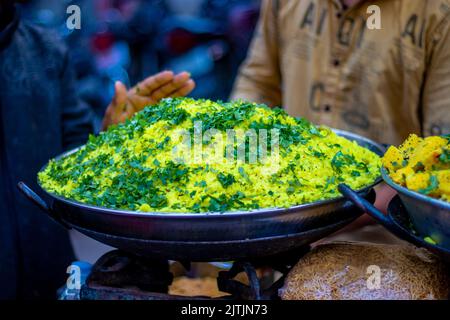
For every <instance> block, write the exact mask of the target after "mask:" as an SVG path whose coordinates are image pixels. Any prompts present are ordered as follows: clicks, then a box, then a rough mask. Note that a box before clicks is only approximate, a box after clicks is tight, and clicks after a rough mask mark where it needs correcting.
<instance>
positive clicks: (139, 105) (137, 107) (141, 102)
mask: <svg viewBox="0 0 450 320" xmlns="http://www.w3.org/2000/svg"><path fill="white" fill-rule="evenodd" d="M129 99H130V102H131V104H132V105H133V109H134V111H135V112H138V111H141V110H142V109H143V108H144V107H146V106H150V105H153V104H154V103H155V101H153V99H151V98H149V97H141V96H139V95H136V94H133V95H130V96H129Z"/></svg>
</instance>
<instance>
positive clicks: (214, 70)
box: [21, 0, 260, 263]
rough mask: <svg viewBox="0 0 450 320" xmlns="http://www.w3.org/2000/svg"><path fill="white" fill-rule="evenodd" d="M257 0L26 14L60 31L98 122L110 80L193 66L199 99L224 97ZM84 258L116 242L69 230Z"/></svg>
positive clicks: (34, 6) (168, 0)
mask: <svg viewBox="0 0 450 320" xmlns="http://www.w3.org/2000/svg"><path fill="white" fill-rule="evenodd" d="M70 5H78V6H79V7H80V9H81V29H80V30H77V29H75V30H69V29H68V28H67V26H66V21H67V18H68V17H69V14H67V13H66V10H67V8H68V6H70ZM259 5H260V0H78V1H68V0H32V1H27V2H26V3H25V4H23V5H21V6H22V17H23V18H24V19H26V20H29V21H31V22H33V23H35V24H38V25H41V26H43V27H45V28H50V29H53V30H56V32H58V33H59V34H60V36H61V37H62V38H63V39H64V40H65V42H66V43H67V46H68V47H69V49H70V52H71V54H72V60H73V62H74V64H75V69H76V71H77V77H78V88H79V94H80V95H81V97H82V98H83V99H84V100H85V101H86V102H88V104H89V105H90V106H91V107H92V108H93V110H94V111H95V113H96V115H97V122H98V124H100V122H101V119H102V118H103V113H104V111H105V109H106V107H107V105H108V104H109V102H110V101H111V98H112V95H113V84H114V82H115V81H117V80H120V81H122V82H123V83H125V84H126V85H127V86H128V87H130V86H133V85H134V84H136V82H138V81H139V80H141V79H142V78H145V77H147V76H149V75H151V74H154V73H157V72H159V71H162V70H173V71H174V72H179V71H188V72H190V73H191V76H192V78H193V79H194V80H195V82H196V83H197V86H196V89H195V90H194V91H193V92H192V93H191V94H190V96H192V97H196V98H211V99H214V100H226V99H227V98H228V95H229V93H230V91H231V87H232V85H233V82H234V78H235V76H236V73H237V71H238V68H239V65H240V63H241V62H242V61H243V60H244V58H245V56H246V54H247V49H248V45H249V43H250V40H251V38H252V35H253V30H254V28H255V25H256V22H257V19H258V14H259ZM70 236H71V239H72V243H73V246H74V249H75V253H76V255H77V258H78V259H79V260H84V261H87V262H90V263H93V262H95V261H96V260H97V259H98V258H99V257H100V256H101V255H102V254H104V253H106V252H107V251H110V250H111V248H109V247H107V246H105V245H103V244H101V243H99V242H97V241H95V240H93V239H91V238H88V237H86V236H83V235H82V234H80V233H78V232H76V231H74V230H71V231H70Z"/></svg>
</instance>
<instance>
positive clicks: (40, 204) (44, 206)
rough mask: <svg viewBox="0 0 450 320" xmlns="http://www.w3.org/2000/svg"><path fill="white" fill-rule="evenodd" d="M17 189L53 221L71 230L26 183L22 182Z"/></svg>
mask: <svg viewBox="0 0 450 320" xmlns="http://www.w3.org/2000/svg"><path fill="white" fill-rule="evenodd" d="M17 188H18V189H19V190H20V192H22V193H23V194H24V195H25V197H27V198H28V199H29V200H31V202H33V203H34V204H35V205H36V206H37V207H38V208H39V209H41V210H42V211H44V212H45V213H47V214H48V215H49V216H50V217H51V218H52V219H53V220H55V221H56V222H57V223H59V224H60V225H62V226H63V227H64V228H66V229H71V228H70V226H68V225H67V224H66V223H65V222H64V221H62V220H61V218H60V217H59V215H57V214H56V213H55V212H54V211H53V210H52V208H51V207H50V206H49V205H48V204H47V203H46V202H45V201H44V200H43V199H42V198H41V197H40V196H38V195H37V193H36V192H34V191H33V190H32V189H31V188H30V187H29V186H27V185H26V184H25V182H23V181H20V182H19V183H18V184H17Z"/></svg>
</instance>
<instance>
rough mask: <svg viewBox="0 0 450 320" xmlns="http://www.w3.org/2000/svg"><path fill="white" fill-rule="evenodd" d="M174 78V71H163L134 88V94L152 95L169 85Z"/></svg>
mask: <svg viewBox="0 0 450 320" xmlns="http://www.w3.org/2000/svg"><path fill="white" fill-rule="evenodd" d="M173 78H174V75H173V72H172V71H163V72H160V73H157V74H155V75H154V76H151V77H148V78H146V79H144V80H143V81H141V82H140V83H138V84H137V85H136V86H135V87H134V88H133V93H135V94H138V95H140V96H147V95H150V94H151V93H152V92H153V91H155V90H156V89H158V88H159V87H161V86H163V85H165V84H167V83H169V82H170V81H172V80H173Z"/></svg>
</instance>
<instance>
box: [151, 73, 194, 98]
mask: <svg viewBox="0 0 450 320" xmlns="http://www.w3.org/2000/svg"><path fill="white" fill-rule="evenodd" d="M190 76H191V75H190V74H189V73H187V72H181V73H180V74H177V75H176V76H175V77H174V78H173V81H171V82H169V83H168V84H166V85H163V86H161V87H160V88H159V89H157V90H155V91H153V92H152V94H151V97H152V99H153V100H155V101H159V100H161V99H162V98H166V97H170V96H171V95H172V94H173V93H175V92H176V91H178V90H179V89H181V88H182V87H184V86H185V85H186V83H187V82H188V81H189V79H190Z"/></svg>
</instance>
